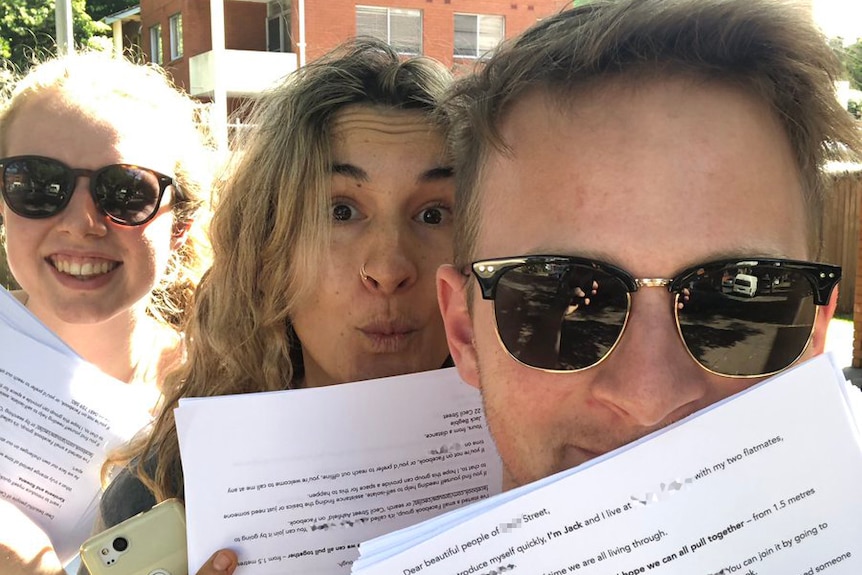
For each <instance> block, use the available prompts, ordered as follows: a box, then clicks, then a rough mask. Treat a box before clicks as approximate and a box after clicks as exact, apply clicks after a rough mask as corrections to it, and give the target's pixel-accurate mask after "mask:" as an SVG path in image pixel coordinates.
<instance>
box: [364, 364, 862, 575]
mask: <svg viewBox="0 0 862 575" xmlns="http://www.w3.org/2000/svg"><path fill="white" fill-rule="evenodd" d="M851 390H852V391H851ZM850 393H858V390H856V389H855V388H852V387H851V386H849V384H847V383H846V382H845V381H844V378H843V376H842V374H841V371H840V370H839V369H838V368H837V367H835V366H834V363H833V361H832V360H831V357H830V356H821V357H819V358H816V359H814V360H811V361H809V362H807V363H804V364H802V365H800V366H798V367H796V368H794V369H792V370H790V371H788V372H785V373H784V374H782V375H780V376H778V377H775V378H773V379H771V380H769V381H765V382H763V383H761V384H759V385H757V386H755V387H753V388H751V389H749V390H748V391H746V392H744V393H742V394H740V395H738V396H735V397H733V398H730V399H729V400H726V401H724V402H721V403H720V404H716V405H715V406H713V407H711V408H709V409H707V410H705V411H703V412H700V413H698V414H695V415H694V416H692V417H690V418H688V419H687V420H684V421H681V422H679V423H678V424H676V425H674V426H672V427H670V428H667V429H664V430H662V431H660V432H657V433H655V434H653V435H652V436H650V437H647V438H644V439H643V440H641V441H639V442H636V443H635V444H632V445H629V446H625V447H623V448H621V449H619V450H617V451H615V452H613V453H610V454H607V455H605V456H603V457H601V458H598V459H596V460H594V461H591V462H589V463H587V464H584V465H581V466H579V467H577V468H574V469H572V470H569V471H567V472H563V473H560V474H558V475H555V476H552V477H549V478H547V479H546V480H543V481H540V482H538V483H536V484H531V485H527V486H524V487H522V488H520V489H517V490H513V491H510V492H507V493H504V494H501V495H500V496H498V497H495V498H493V499H490V500H486V501H483V502H480V503H477V504H475V505H471V506H469V507H467V508H463V509H460V510H458V511H455V512H452V513H449V514H446V515H444V516H442V517H439V518H437V519H434V520H431V521H427V522H425V523H422V524H420V525H416V526H414V527H412V528H409V529H406V530H403V531H400V532H398V533H394V534H392V535H389V536H384V537H381V538H379V539H376V540H372V541H370V542H367V543H363V544H362V545H361V546H360V552H361V559H360V560H359V561H357V562H356V563H355V564H354V566H353V571H352V572H353V573H354V574H356V575H414V574H421V575H435V574H441V575H442V574H445V575H496V574H500V573H516V574H523V575H562V574H572V573H578V574H580V573H586V574H595V575H636V574H641V573H661V574H663V575H669V574H679V575H717V574H723V575H726V574H731V573H735V574H738V575H743V574H747V575H754V574H757V575H766V574H773V575H816V574H818V573H824V574H825V575H842V574H844V575H859V573H862V489H860V485H862V448H860V433H859V426H858V423H857V421H856V420H854V417H853V415H852V413H851V410H850V408H849V407H848V405H849V402H850V401H852V399H856V398H852V399H851V398H849V397H848V394H850Z"/></svg>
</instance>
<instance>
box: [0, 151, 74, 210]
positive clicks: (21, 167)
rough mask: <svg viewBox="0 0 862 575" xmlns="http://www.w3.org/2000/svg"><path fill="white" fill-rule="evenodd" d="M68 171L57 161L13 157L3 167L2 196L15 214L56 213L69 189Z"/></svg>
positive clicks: (64, 201)
mask: <svg viewBox="0 0 862 575" xmlns="http://www.w3.org/2000/svg"><path fill="white" fill-rule="evenodd" d="M70 175H71V174H70V173H69V171H68V170H67V169H66V168H65V167H64V166H63V165H62V164H59V163H56V162H49V161H43V160H35V159H33V160H16V161H13V162H10V163H9V164H7V165H6V166H5V170H4V172H3V197H4V200H5V201H6V203H7V204H8V205H9V207H10V208H11V209H12V211H14V212H15V213H16V214H18V215H20V216H23V217H25V218H47V217H49V216H53V215H54V214H56V213H57V212H59V211H60V210H61V209H62V208H63V207H64V206H65V205H66V204H67V203H68V202H69V194H70V193H71V191H72V185H73V184H71V183H70Z"/></svg>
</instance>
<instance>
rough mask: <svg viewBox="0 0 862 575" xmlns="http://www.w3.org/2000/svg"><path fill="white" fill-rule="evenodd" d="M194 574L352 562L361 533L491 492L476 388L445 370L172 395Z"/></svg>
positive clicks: (309, 568)
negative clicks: (214, 564) (221, 568)
mask: <svg viewBox="0 0 862 575" xmlns="http://www.w3.org/2000/svg"><path fill="white" fill-rule="evenodd" d="M175 415H176V421H177V432H178V434H179V441H180V450H181V452H182V460H183V474H184V476H185V493H186V524H187V532H188V547H189V566H190V573H194V572H196V571H197V570H198V568H199V567H200V566H201V565H202V564H203V563H204V562H205V561H206V560H207V559H208V558H209V556H210V555H211V554H212V553H213V552H215V551H216V550H217V549H221V548H224V547H229V548H231V549H233V550H235V551H236V552H237V553H238V555H239V560H240V567H239V569H238V570H237V572H236V573H237V574H238V575H247V574H252V573H254V574H264V573H280V574H288V575H290V574H302V575H313V574H326V575H338V574H345V575H346V574H348V573H349V572H350V565H351V564H352V563H353V561H354V560H355V559H356V558H357V557H358V556H359V549H358V546H359V543H360V542H361V541H364V540H366V539H369V538H371V537H376V536H378V535H381V534H383V533H388V532H390V531H394V530H396V529H400V528H402V527H405V526H407V525H412V524H414V523H417V522H420V521H422V520H425V519H428V518H430V517H434V516H437V515H440V514H441V513H444V512H446V511H448V510H450V509H455V508H458V507H462V506H464V505H467V504H468V503H470V502H474V501H478V500H480V499H484V498H487V497H489V496H491V495H495V494H497V493H499V492H500V487H501V483H502V479H501V465H500V460H499V457H498V456H497V453H496V450H495V449H494V446H493V442H492V441H491V437H490V436H489V434H488V430H487V428H486V426H485V418H484V415H483V413H482V405H481V398H480V397H479V393H478V391H476V390H475V389H473V388H472V387H470V386H468V385H467V384H465V383H464V382H462V381H461V380H460V379H459V378H458V376H457V373H456V371H455V370H454V369H443V370H437V371H430V372H425V373H419V374H413V375H408V376H401V377H391V378H385V379H379V380H371V381H363V382H359V383H350V384H344V385H336V386H331V387H326V388H319V389H303V390H293V391H279V392H272V393H254V394H246V395H234V396H221V397H212V398H197V399H184V400H181V402H180V406H179V408H177V409H176V410H175Z"/></svg>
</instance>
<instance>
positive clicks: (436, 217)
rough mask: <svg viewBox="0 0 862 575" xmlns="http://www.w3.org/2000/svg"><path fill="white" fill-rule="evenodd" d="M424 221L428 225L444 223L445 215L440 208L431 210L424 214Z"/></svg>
mask: <svg viewBox="0 0 862 575" xmlns="http://www.w3.org/2000/svg"><path fill="white" fill-rule="evenodd" d="M422 221H423V222H425V223H426V224H439V223H440V222H442V221H443V214H442V213H441V212H440V209H439V208H430V209H427V210H425V211H424V212H422Z"/></svg>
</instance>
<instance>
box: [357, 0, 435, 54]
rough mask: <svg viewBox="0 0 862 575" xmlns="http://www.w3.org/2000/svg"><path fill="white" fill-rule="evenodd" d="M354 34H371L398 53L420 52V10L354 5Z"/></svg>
mask: <svg viewBox="0 0 862 575" xmlns="http://www.w3.org/2000/svg"><path fill="white" fill-rule="evenodd" d="M356 35H357V36H373V37H375V38H378V39H380V40H383V41H384V42H386V43H387V44H389V45H390V46H392V47H393V48H394V49H395V51H396V52H398V53H399V54H410V55H416V54H421V53H422V12H421V11H420V10H406V9H401V8H379V7H376V6H357V7H356Z"/></svg>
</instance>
